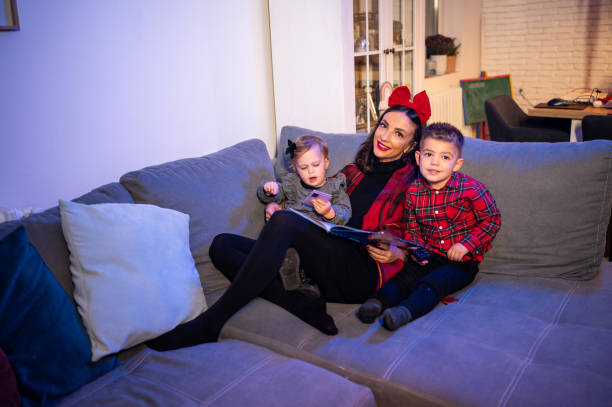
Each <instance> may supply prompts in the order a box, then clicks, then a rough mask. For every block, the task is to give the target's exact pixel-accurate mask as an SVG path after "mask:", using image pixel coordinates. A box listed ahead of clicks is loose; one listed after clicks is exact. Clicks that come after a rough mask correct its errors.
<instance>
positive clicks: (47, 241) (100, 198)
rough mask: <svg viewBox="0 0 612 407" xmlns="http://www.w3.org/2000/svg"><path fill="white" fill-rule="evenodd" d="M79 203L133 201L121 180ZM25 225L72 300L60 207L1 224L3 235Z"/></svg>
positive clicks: (78, 200)
mask: <svg viewBox="0 0 612 407" xmlns="http://www.w3.org/2000/svg"><path fill="white" fill-rule="evenodd" d="M74 201H75V202H80V203H85V204H92V203H105V202H120V203H133V202H134V201H133V200H132V197H131V196H130V194H129V192H128V191H127V190H126V189H125V188H123V187H122V186H121V184H119V183H118V182H113V183H110V184H106V185H102V186H101V187H98V188H96V189H94V190H92V191H90V192H88V193H86V194H85V195H82V196H80V197H78V198H76V199H74ZM21 225H24V226H25V228H26V230H27V232H28V238H29V240H30V243H32V245H33V246H34V247H35V248H36V250H37V251H38V253H40V256H41V257H42V258H43V260H44V262H45V264H46V265H47V267H49V269H50V270H51V272H52V273H53V276H55V279H56V280H57V281H58V283H60V285H61V286H62V288H63V289H64V291H66V292H67V293H68V295H69V296H70V298H71V299H72V294H73V289H74V288H73V285H72V277H71V275H70V260H69V258H68V248H67V247H66V240H65V239H64V235H63V233H62V225H61V221H60V213H59V207H57V206H55V207H53V208H50V209H47V210H46V211H44V212H41V213H36V214H33V215H31V216H29V217H27V218H25V219H21V220H18V221H12V222H4V223H0V238H2V237H3V236H6V235H7V234H8V233H10V232H11V231H13V230H15V229H17V228H18V227H19V226H21Z"/></svg>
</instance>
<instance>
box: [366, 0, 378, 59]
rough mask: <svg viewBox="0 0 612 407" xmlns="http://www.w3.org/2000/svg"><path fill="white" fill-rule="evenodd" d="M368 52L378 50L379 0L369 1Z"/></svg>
mask: <svg viewBox="0 0 612 407" xmlns="http://www.w3.org/2000/svg"><path fill="white" fill-rule="evenodd" d="M368 11H369V12H368V41H369V43H368V46H369V48H368V50H369V51H376V50H378V32H379V31H378V18H379V13H378V0H369V1H368Z"/></svg>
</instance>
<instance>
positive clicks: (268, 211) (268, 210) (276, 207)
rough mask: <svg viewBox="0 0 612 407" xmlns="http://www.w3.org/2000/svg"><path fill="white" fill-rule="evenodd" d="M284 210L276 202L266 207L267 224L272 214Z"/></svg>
mask: <svg viewBox="0 0 612 407" xmlns="http://www.w3.org/2000/svg"><path fill="white" fill-rule="evenodd" d="M281 209H283V208H281V206H280V205H279V204H277V203H276V202H270V203H269V204H267V205H266V222H267V221H269V220H270V216H272V214H273V213H274V212H276V211H279V210H281Z"/></svg>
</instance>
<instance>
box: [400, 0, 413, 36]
mask: <svg viewBox="0 0 612 407" xmlns="http://www.w3.org/2000/svg"><path fill="white" fill-rule="evenodd" d="M402 9H403V10H404V16H403V17H404V19H403V20H402V22H403V29H404V30H403V32H404V46H405V47H412V45H413V38H412V31H413V30H412V20H413V18H414V17H413V10H412V0H404V2H403V8H402Z"/></svg>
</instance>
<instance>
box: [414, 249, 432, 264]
mask: <svg viewBox="0 0 612 407" xmlns="http://www.w3.org/2000/svg"><path fill="white" fill-rule="evenodd" d="M410 257H411V258H412V261H414V262H415V263H417V264H418V265H419V266H424V265H426V264H427V263H429V253H427V252H426V251H425V250H423V249H421V248H419V247H411V248H410Z"/></svg>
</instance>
